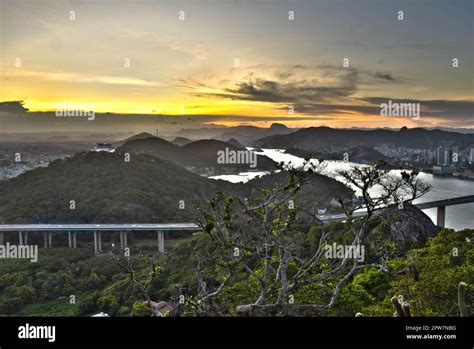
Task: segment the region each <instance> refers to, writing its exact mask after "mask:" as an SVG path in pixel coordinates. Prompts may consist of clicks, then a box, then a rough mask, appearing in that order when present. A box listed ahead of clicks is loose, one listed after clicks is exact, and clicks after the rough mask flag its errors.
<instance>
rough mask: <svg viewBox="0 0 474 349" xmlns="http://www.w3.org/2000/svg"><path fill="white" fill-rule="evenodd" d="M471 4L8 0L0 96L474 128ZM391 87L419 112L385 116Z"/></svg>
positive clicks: (191, 112)
mask: <svg viewBox="0 0 474 349" xmlns="http://www.w3.org/2000/svg"><path fill="white" fill-rule="evenodd" d="M71 11H72V12H71ZM399 11H403V13H400V12H399ZM400 15H401V16H402V17H403V19H402V20H400V18H401V17H400ZM472 18H474V3H473V2H472V1H462V0H454V1H449V2H448V1H439V0H431V1H423V2H413V1H396V2H395V1H392V0H386V1H369V0H362V1H353V2H349V1H341V0H336V1H271V2H270V1H256V2H249V1H219V2H217V1H173V2H168V1H134V2H131V1H121V0H118V1H113V2H112V1H86V0H84V1H80V0H77V1H49V0H48V1H46V0H38V1H13V0H3V1H2V8H1V22H2V25H1V31H2V32H1V38H2V39H1V41H2V43H1V46H2V54H1V71H2V94H1V100H0V102H6V101H24V106H25V107H26V108H28V109H29V111H30V112H40V111H50V112H54V111H55V110H56V109H57V106H58V105H61V104H64V102H65V101H67V102H68V103H71V104H86V105H93V106H94V109H95V112H97V113H107V112H110V113H119V114H153V115H167V116H173V115H176V116H178V115H182V116H183V115H184V116H185V117H190V118H191V117H192V118H193V122H195V123H202V124H206V123H215V124H222V125H239V124H251V125H256V126H264V127H268V126H269V125H270V123H272V122H281V123H284V124H286V125H288V126H290V127H307V126H320V125H326V126H330V127H344V128H351V127H374V128H375V127H389V128H397V127H401V126H408V127H464V128H474V122H473V116H474V112H473V111H474V78H473V71H474V46H473V42H472V37H473V33H474V30H473V20H472ZM388 101H393V102H394V103H419V106H420V111H421V112H420V118H419V119H414V118H410V117H403V116H399V117H397V116H390V117H388V116H381V115H380V105H381V104H383V103H388ZM4 111H5V110H4ZM6 113H7V114H10V116H12V115H13V116H14V117H15V115H16V114H15V112H14V111H10V112H8V111H6ZM133 117H134V116H133V115H131V116H130V118H133ZM0 118H1V114H0ZM99 119H100V118H99ZM179 119H183V118H179ZM8 120H9V121H8V122H11V121H12V120H15V118H9V119H8ZM18 120H20V119H18ZM103 120H104V118H102V121H103ZM177 120H178V118H177ZM83 122H84V123H85V122H93V121H92V120H87V118H85V119H84V120H83ZM2 127H5V128H8V127H7V126H6V122H4V123H3V124H2V123H1V121H0V132H2ZM25 129H26V127H25Z"/></svg>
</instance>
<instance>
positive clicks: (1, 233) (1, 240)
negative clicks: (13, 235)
mask: <svg viewBox="0 0 474 349" xmlns="http://www.w3.org/2000/svg"><path fill="white" fill-rule="evenodd" d="M3 242H4V241H3V231H2V232H0V245H4V243H3Z"/></svg>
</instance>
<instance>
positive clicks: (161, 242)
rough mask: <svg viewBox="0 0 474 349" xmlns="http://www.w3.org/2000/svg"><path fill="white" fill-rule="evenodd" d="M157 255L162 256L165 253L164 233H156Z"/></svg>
mask: <svg viewBox="0 0 474 349" xmlns="http://www.w3.org/2000/svg"><path fill="white" fill-rule="evenodd" d="M157 235H158V253H159V254H162V253H164V252H165V232H163V231H158V232H157Z"/></svg>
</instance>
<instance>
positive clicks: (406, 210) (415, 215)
mask: <svg viewBox="0 0 474 349" xmlns="http://www.w3.org/2000/svg"><path fill="white" fill-rule="evenodd" d="M376 216H377V218H378V219H379V224H378V226H377V228H376V229H378V230H379V231H381V232H382V234H383V235H384V238H387V239H389V240H391V241H394V242H397V243H398V245H405V243H407V242H424V241H426V240H427V239H428V238H430V237H432V236H434V235H436V234H437V233H438V228H437V227H436V226H435V225H434V224H433V222H432V221H431V219H430V218H429V217H428V216H427V215H426V214H425V213H424V212H423V211H421V210H420V209H418V208H417V207H416V206H414V205H412V204H410V203H404V205H403V208H399V207H398V206H397V205H393V206H389V207H387V208H385V209H383V210H380V211H377V213H376Z"/></svg>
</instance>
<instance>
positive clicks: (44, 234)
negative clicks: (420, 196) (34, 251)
mask: <svg viewBox="0 0 474 349" xmlns="http://www.w3.org/2000/svg"><path fill="white" fill-rule="evenodd" d="M43 247H44V248H47V247H48V233H47V232H45V231H44V232H43Z"/></svg>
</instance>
